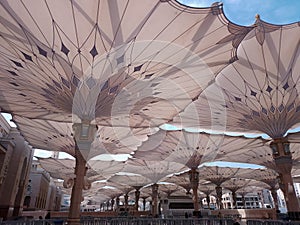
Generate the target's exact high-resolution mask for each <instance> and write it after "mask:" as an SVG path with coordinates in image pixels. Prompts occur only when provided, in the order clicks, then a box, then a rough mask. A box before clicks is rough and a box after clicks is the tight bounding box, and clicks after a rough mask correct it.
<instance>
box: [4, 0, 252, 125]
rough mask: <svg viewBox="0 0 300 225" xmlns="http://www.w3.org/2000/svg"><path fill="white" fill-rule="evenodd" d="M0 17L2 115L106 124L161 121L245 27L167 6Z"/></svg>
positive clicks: (85, 7) (64, 9)
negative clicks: (11, 114)
mask: <svg viewBox="0 0 300 225" xmlns="http://www.w3.org/2000/svg"><path fill="white" fill-rule="evenodd" d="M0 14H1V21H0V30H1V38H0V52H1V54H0V70H1V73H0V78H1V83H0V90H1V93H0V106H1V109H2V111H6V112H10V113H13V114H17V115H22V116H25V117H28V118H36V119H50V120H55V121H63V122H72V121H77V119H89V120H95V121H96V123H97V124H98V125H110V126H126V127H128V126H130V127H148V126H157V125H159V124H162V123H164V122H166V121H169V120H171V119H172V118H173V117H174V116H175V115H176V114H178V113H179V112H180V111H182V110H183V109H184V108H185V107H186V106H187V105H188V104H189V103H191V102H192V100H194V99H195V98H196V97H197V96H198V95H199V94H200V93H201V92H202V90H204V89H205V88H206V87H207V86H208V84H209V83H210V82H211V81H212V80H214V78H215V74H216V73H217V72H218V71H220V70H221V69H222V68H223V67H225V66H226V65H228V64H229V63H231V62H233V61H235V60H236V59H237V58H236V50H237V47H238V45H239V43H240V42H241V40H242V39H243V38H244V37H245V35H246V34H247V33H248V32H249V31H250V28H248V27H242V26H238V25H235V24H232V23H231V22H229V21H228V20H227V19H226V17H225V16H224V13H223V10H222V5H221V4H219V5H218V4H214V5H213V7H211V8H203V9H196V8H191V7H188V6H184V5H181V4H179V3H178V2H177V1H175V0H170V1H159V0H156V1H153V0H146V1H140V0H130V1H129V0H127V1H116V0H106V1H71V2H70V1H61V0H51V1H48V0H47V1H38V2H35V4H32V1H31V0H25V1H1V4H0Z"/></svg>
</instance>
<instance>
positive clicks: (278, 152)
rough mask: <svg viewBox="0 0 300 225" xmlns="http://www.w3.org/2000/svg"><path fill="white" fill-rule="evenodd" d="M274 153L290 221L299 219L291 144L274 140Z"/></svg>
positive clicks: (272, 147)
mask: <svg viewBox="0 0 300 225" xmlns="http://www.w3.org/2000/svg"><path fill="white" fill-rule="evenodd" d="M270 147H271V149H272V151H273V157H274V161H275V164H276V169H277V172H278V173H279V178H280V188H281V189H282V191H283V193H284V197H285V201H286V204H287V209H288V214H289V217H290V219H292V220H294V219H299V218H300V210H299V203H298V199H297V196H296V192H295V189H294V185H293V179H292V174H291V171H292V166H293V161H292V154H291V152H290V144H289V142H287V141H284V140H283V139H282V138H280V139H274V141H273V142H272V143H271V144H270Z"/></svg>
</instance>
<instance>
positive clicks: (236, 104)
mask: <svg viewBox="0 0 300 225" xmlns="http://www.w3.org/2000/svg"><path fill="white" fill-rule="evenodd" d="M299 37H300V26H299V23H293V24H289V25H273V24H268V23H266V22H264V21H262V20H260V19H259V17H258V18H257V20H256V23H255V26H254V27H253V29H252V30H251V31H250V32H249V33H248V34H247V36H246V37H245V39H243V41H242V43H241V45H240V46H239V49H238V52H237V56H238V58H239V60H237V61H235V62H234V63H233V64H231V65H229V66H228V67H226V68H225V69H224V70H222V71H221V72H220V73H219V74H218V76H217V78H216V82H215V83H214V84H212V85H211V87H210V89H208V90H207V92H204V93H203V94H201V95H200V97H199V99H198V100H197V101H195V102H194V104H192V105H190V106H189V107H188V108H186V110H185V111H184V112H183V113H182V114H180V115H179V117H177V118H175V119H174V121H177V120H178V121H180V124H182V125H183V126H185V127H198V126H201V128H202V129H203V128H206V129H210V128H211V126H212V124H211V122H213V121H215V120H213V119H211V120H209V119H208V118H212V117H218V114H220V113H223V111H226V120H224V121H219V123H220V124H224V125H226V131H233V132H252V133H260V134H268V135H269V136H270V137H272V138H278V137H283V136H284V135H285V133H286V132H287V131H288V130H289V129H290V128H292V127H293V126H295V125H297V124H298V123H299V122H300V114H299V109H300V107H299V96H298V90H299V82H298V79H299V78H298V77H299V75H298V73H297V71H299V68H300V63H299V60H298V59H299ZM193 110H196V111H197V114H194V116H192V113H194V112H195V111H193ZM219 119H224V118H223V117H221V118H219ZM216 120H217V118H216ZM195 121H197V122H198V121H200V123H195ZM222 131H223V130H222Z"/></svg>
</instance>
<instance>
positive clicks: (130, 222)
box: [0, 217, 233, 225]
mask: <svg viewBox="0 0 300 225" xmlns="http://www.w3.org/2000/svg"><path fill="white" fill-rule="evenodd" d="M0 224H1V225H67V221H66V220H65V219H53V220H17V221H14V220H12V221H2V223H0ZM81 224H82V225H233V220H231V219H215V218H203V219H202V218H201V219H197V218H188V219H183V218H172V219H161V218H118V217H114V218H88V219H81Z"/></svg>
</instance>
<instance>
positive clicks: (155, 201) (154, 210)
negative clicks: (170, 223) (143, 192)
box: [152, 184, 158, 217]
mask: <svg viewBox="0 0 300 225" xmlns="http://www.w3.org/2000/svg"><path fill="white" fill-rule="evenodd" d="M152 215H153V216H154V217H156V216H158V184H152Z"/></svg>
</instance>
